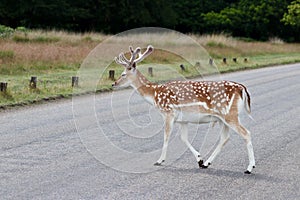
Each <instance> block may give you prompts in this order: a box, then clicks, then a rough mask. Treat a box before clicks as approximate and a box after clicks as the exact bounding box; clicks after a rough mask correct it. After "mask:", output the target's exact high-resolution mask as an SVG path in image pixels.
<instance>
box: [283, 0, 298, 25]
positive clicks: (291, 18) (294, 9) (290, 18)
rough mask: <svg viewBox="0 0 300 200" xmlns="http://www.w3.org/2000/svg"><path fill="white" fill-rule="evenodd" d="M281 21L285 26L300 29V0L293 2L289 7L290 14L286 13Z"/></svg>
mask: <svg viewBox="0 0 300 200" xmlns="http://www.w3.org/2000/svg"><path fill="white" fill-rule="evenodd" d="M281 21H282V22H284V24H285V25H291V26H296V27H300V0H296V1H293V2H292V3H291V4H290V5H289V6H288V12H287V13H284V15H283V18H282V20H281Z"/></svg>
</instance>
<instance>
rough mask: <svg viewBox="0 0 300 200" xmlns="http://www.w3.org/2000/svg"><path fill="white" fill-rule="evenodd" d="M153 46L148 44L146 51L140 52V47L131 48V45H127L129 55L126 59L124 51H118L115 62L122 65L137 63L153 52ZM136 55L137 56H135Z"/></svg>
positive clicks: (128, 65)
mask: <svg viewBox="0 0 300 200" xmlns="http://www.w3.org/2000/svg"><path fill="white" fill-rule="evenodd" d="M153 49H154V48H153V46H151V45H149V46H148V47H147V49H146V51H145V52H144V53H143V54H142V53H141V48H140V47H137V48H136V49H135V50H133V48H132V46H129V51H130V53H131V57H130V59H129V60H128V59H127V58H126V57H125V55H124V53H123V52H122V53H120V54H119V56H118V57H115V61H116V63H118V64H120V65H123V66H124V67H130V66H133V64H134V63H135V64H137V63H139V62H141V61H142V60H144V59H145V58H146V57H147V56H148V55H150V54H151V53H152V52H153ZM137 56H138V58H136V57H137Z"/></svg>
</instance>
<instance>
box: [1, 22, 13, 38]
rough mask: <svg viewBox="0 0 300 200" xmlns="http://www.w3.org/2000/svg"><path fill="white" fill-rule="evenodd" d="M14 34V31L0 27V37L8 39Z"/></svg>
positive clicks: (6, 27)
mask: <svg viewBox="0 0 300 200" xmlns="http://www.w3.org/2000/svg"><path fill="white" fill-rule="evenodd" d="M13 33H14V29H13V28H10V27H8V26H4V25H0V37H8V36H10V35H12V34H13Z"/></svg>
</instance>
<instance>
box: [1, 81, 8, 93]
mask: <svg viewBox="0 0 300 200" xmlns="http://www.w3.org/2000/svg"><path fill="white" fill-rule="evenodd" d="M0 91H1V92H6V91H7V83H5V82H1V83H0Z"/></svg>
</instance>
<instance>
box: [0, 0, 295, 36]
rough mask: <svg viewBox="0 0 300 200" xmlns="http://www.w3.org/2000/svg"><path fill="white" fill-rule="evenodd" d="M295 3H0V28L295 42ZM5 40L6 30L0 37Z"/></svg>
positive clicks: (96, 0) (255, 0)
mask: <svg viewBox="0 0 300 200" xmlns="http://www.w3.org/2000/svg"><path fill="white" fill-rule="evenodd" d="M299 5H300V3H299V0H294V1H293V2H292V0H214V1H211V0H201V1H199V0H177V1H172V0H156V1H153V0H140V1H134V0H115V1H114V2H111V1H110V0H48V1H45V0H35V1H32V0H23V1H20V0H1V1H0V24H4V25H6V26H11V27H18V28H16V32H19V33H24V35H25V36H26V33H27V29H26V28H25V27H28V28H31V29H32V28H34V29H35V28H38V29H53V28H55V29H64V30H71V31H78V32H84V31H100V32H104V33H119V32H121V31H125V30H128V29H132V28H137V27H144V26H157V27H166V28H171V29H175V30H178V31H181V32H194V33H200V34H201V33H213V32H226V33H231V34H232V35H233V36H239V37H247V38H254V39H258V40H268V38H270V37H280V38H283V39H285V40H288V41H289V40H291V41H293V40H294V41H300V36H299V26H300V25H299V24H300V22H299V21H300V19H299V12H300V11H299V10H300V8H299V7H300V6H299ZM2 29H3V27H0V35H1V36H7V35H8V36H10V35H11V34H12V32H13V30H12V29H10V30H6V31H4V32H5V34H2V32H3V31H1V30H2Z"/></svg>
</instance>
